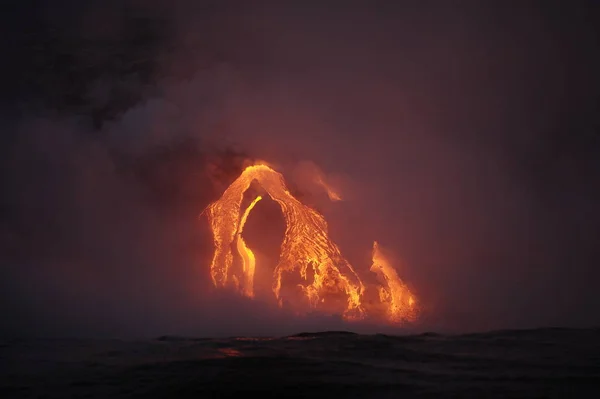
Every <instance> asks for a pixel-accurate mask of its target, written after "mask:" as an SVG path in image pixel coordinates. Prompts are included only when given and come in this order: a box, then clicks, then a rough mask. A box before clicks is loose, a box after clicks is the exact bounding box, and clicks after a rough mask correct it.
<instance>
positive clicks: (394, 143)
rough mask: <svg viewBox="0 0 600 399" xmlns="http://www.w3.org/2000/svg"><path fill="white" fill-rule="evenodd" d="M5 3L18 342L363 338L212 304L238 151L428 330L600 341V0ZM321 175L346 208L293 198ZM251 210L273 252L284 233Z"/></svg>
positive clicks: (12, 304)
mask: <svg viewBox="0 0 600 399" xmlns="http://www.w3.org/2000/svg"><path fill="white" fill-rule="evenodd" d="M10 3H11V2H8V3H7V4H3V5H2V6H1V7H2V9H3V10H2V15H3V18H5V19H6V20H5V21H4V22H3V23H2V24H0V25H1V26H2V29H3V32H2V35H1V36H2V43H1V46H2V48H1V49H0V50H1V51H2V54H3V57H2V59H3V61H2V62H3V68H2V70H3V72H0V74H1V76H0V82H1V85H2V90H0V104H1V107H0V129H1V131H2V138H1V140H2V143H1V147H0V148H1V149H0V151H2V152H1V154H0V162H1V163H2V173H1V175H0V179H1V181H2V186H3V190H2V197H0V259H1V265H2V269H1V272H0V273H1V274H0V278H1V281H2V287H0V288H1V293H2V294H1V297H0V300H1V302H0V311H1V312H2V313H3V315H4V319H5V320H8V322H5V323H2V327H1V328H0V333H2V334H3V335H6V334H8V335H53V336H55V335H113V336H114V335H118V336H121V335H159V334H168V333H180V334H196V335H214V334H246V333H247V334H255V333H261V334H279V333H284V332H296V331H297V330H298V329H313V330H314V329H324V328H330V327H331V326H332V325H333V326H335V327H336V328H352V327H351V326H350V327H349V326H344V325H340V324H339V323H336V322H334V321H331V320H322V319H318V318H315V319H311V320H308V321H306V320H305V321H302V322H299V321H294V320H291V319H290V318H289V317H287V316H281V315H277V314H276V313H275V312H273V311H272V309H270V308H268V307H267V306H266V305H262V304H257V303H247V302H246V301H243V300H240V299H237V298H234V297H231V296H230V295H228V294H223V293H221V294H218V293H214V292H212V291H211V290H210V284H209V281H208V263H207V262H208V259H209V258H210V256H211V237H210V234H209V232H208V230H207V229H208V227H207V226H206V221H205V220H198V218H197V216H198V213H199V212H200V211H201V210H202V209H203V208H204V207H205V206H206V205H207V204H208V203H209V202H210V201H211V200H214V199H216V198H217V197H218V195H219V194H220V192H221V191H222V189H223V186H224V185H225V184H228V183H229V182H230V181H231V180H232V179H233V178H235V175H236V173H239V171H240V167H241V166H240V165H241V162H242V160H243V159H244V157H250V158H260V159H265V160H267V161H269V162H272V163H274V164H276V165H277V166H278V167H279V168H280V169H281V170H282V171H283V172H284V173H285V174H286V176H287V177H288V178H289V180H290V184H291V185H292V186H293V187H294V189H296V190H298V191H299V192H302V193H303V195H304V196H305V198H306V199H307V201H310V202H311V204H313V205H315V206H317V207H318V208H319V209H320V210H322V212H324V213H325V215H326V217H327V218H328V221H329V224H330V231H331V235H332V237H333V238H334V239H335V240H336V242H337V243H338V244H339V245H340V247H341V249H342V251H343V253H344V254H346V255H347V257H348V258H349V259H350V261H351V263H352V264H353V265H354V266H355V268H356V269H358V270H359V271H361V272H363V273H366V271H367V269H368V267H369V265H370V259H369V256H370V250H371V245H372V242H373V240H378V241H379V242H380V243H381V245H382V246H384V247H385V248H387V249H388V250H389V251H390V254H392V257H393V258H394V261H395V262H396V264H397V267H398V270H399V273H400V275H401V276H402V277H403V278H404V279H405V280H406V281H407V283H408V284H409V285H410V286H411V287H412V288H413V290H414V291H415V292H416V294H417V296H418V297H419V298H420V299H421V303H422V305H423V318H422V319H421V321H420V322H419V324H418V325H417V326H415V328H416V329H436V330H440V331H446V330H448V331H466V330H484V329H495V328H525V327H539V326H550V325H552V326H591V325H594V326H597V325H598V323H599V322H600V296H599V295H598V293H597V292H598V289H597V284H598V281H600V271H599V270H598V265H599V264H600V263H599V262H600V245H598V244H600V243H598V231H600V230H599V227H600V211H599V210H598V207H597V204H598V202H599V200H600V76H599V74H598V72H597V71H600V57H599V52H598V50H599V45H600V35H599V32H598V26H600V25H599V24H598V17H599V15H600V14H599V6H598V5H597V2H595V1H591V0H590V1H569V2H567V1H563V2H557V1H537V2H533V1H486V2H484V1H454V2H449V1H442V0H440V1H404V2H389V1H381V2H377V1H375V2H374V1H370V2H367V1H364V2H359V1H350V2H319V3H320V5H317V4H316V3H317V2H314V3H315V4H314V5H310V4H307V3H313V2H291V1H290V2H275V1H273V2H266V1H264V2H261V1H257V2H250V1H240V2H223V1H214V2H207V1H205V2H201V1H158V0H153V1H141V0H139V1H136V0H128V1H88V2H75V1H72V2H69V1H56V0H55V1H52V2H50V1H41V0H39V1H19V2H17V1H14V2H12V3H14V4H12V5H11V4H10ZM83 3H85V4H83ZM336 3H337V4H336ZM342 3H344V4H345V5H344V7H340V4H342ZM392 3H394V4H392ZM283 4H285V5H283ZM312 163H314V164H316V165H318V166H319V167H320V168H321V169H322V170H323V172H324V173H325V174H326V175H327V176H328V177H329V178H330V179H331V180H332V181H333V182H335V183H336V184H337V185H338V187H340V188H341V189H342V193H343V195H344V196H345V198H346V201H343V202H341V203H334V204H331V203H328V202H327V201H326V200H325V198H324V197H323V195H322V193H319V192H315V191H314V190H311V189H310V188H308V187H305V186H303V183H302V179H301V176H302V171H303V170H306V168H308V167H310V165H313V164H312ZM214 166H216V169H215V168H214ZM261 206H262V205H261ZM271 206H272V204H271ZM259 208H260V207H258V206H257V211H256V212H257V216H255V217H254V220H252V218H251V219H250V220H249V222H248V224H249V225H248V228H247V229H246V233H247V234H248V235H249V238H248V239H247V241H248V243H249V245H250V246H252V245H253V240H254V246H255V247H256V248H257V250H258V252H257V253H258V256H261V255H264V256H265V257H268V256H267V253H269V252H272V250H273V247H274V246H275V247H276V246H277V245H278V244H276V243H277V242H278V240H280V235H281V223H282V222H281V217H280V216H278V214H277V212H272V210H273V208H272V207H271V208H270V205H269V204H266V205H264V206H263V208H262V210H259ZM253 232H254V233H253ZM252 237H255V238H254V239H252ZM256 237H261V238H260V239H259V238H256ZM267 243H271V244H267ZM261 251H262V252H261ZM275 252H276V251H275ZM269 256H271V255H269ZM354 328H360V327H356V326H355V327H354Z"/></svg>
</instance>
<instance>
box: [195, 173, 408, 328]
mask: <svg viewBox="0 0 600 399" xmlns="http://www.w3.org/2000/svg"><path fill="white" fill-rule="evenodd" d="M253 181H257V182H258V184H260V186H261V187H262V188H263V189H264V190H265V191H266V193H267V194H268V195H269V197H270V198H271V199H273V200H274V201H276V202H277V203H278V204H279V206H280V207H281V211H282V213H283V216H284V219H285V223H286V230H285V234H284V239H283V243H282V244H281V252H280V258H279V262H278V264H277V266H276V267H275V270H274V276H273V285H272V288H273V293H274V294H275V297H276V298H277V299H278V300H279V304H280V305H282V298H281V287H282V278H283V275H284V272H291V271H294V270H297V271H299V272H300V275H301V277H302V278H303V279H304V283H303V284H300V288H301V291H302V293H303V294H304V297H305V298H306V299H307V302H308V303H309V305H310V307H311V308H318V307H319V306H320V305H321V304H322V303H323V302H325V300H326V298H327V297H328V296H330V295H342V296H344V297H345V298H346V299H345V305H344V309H343V311H342V313H343V316H344V318H345V319H347V320H356V319H362V318H364V317H365V316H367V312H366V310H365V306H364V305H363V298H364V294H365V285H364V284H363V282H362V280H361V279H360V277H359V276H358V274H357V273H356V272H355V270H354V269H353V267H352V266H351V265H350V263H349V262H348V261H347V260H346V259H345V258H344V257H343V256H342V254H341V252H340V250H339V248H338V246H337V245H336V244H335V243H334V242H333V241H331V239H330V238H329V236H328V232H327V222H326V221H325V218H324V217H323V216H322V215H321V214H319V213H318V212H316V211H315V210H314V209H312V208H310V207H308V206H306V205H304V204H302V203H301V202H300V201H299V200H298V199H296V198H295V197H294V196H293V195H292V194H291V193H290V192H289V191H288V189H287V187H286V185H285V181H284V178H283V176H282V175H281V174H280V173H278V172H276V171H275V170H273V169H272V168H270V167H269V166H267V165H262V164H258V165H252V166H249V167H247V168H246V169H245V170H244V171H243V172H242V174H241V175H240V176H239V177H238V178H237V179H236V180H235V181H234V182H233V183H232V184H231V185H230V186H229V187H228V188H227V189H226V190H225V192H224V193H223V195H222V196H221V198H220V199H219V200H217V201H215V202H213V203H212V204H210V205H209V206H208V208H207V210H206V211H207V215H208V218H209V221H210V226H211V229H212V232H213V239H214V245H215V252H214V256H213V259H212V263H211V267H210V272H211V277H212V281H213V283H214V285H215V286H217V287H225V286H227V285H228V284H230V282H231V283H233V284H234V285H235V286H237V287H238V289H239V290H240V291H241V293H242V294H243V295H246V296H248V297H253V296H254V289H253V285H254V272H255V266H256V265H255V263H256V259H255V256H254V253H253V252H252V251H251V250H250V249H249V248H248V247H247V246H246V243H245V242H244V240H243V238H242V236H241V234H242V231H243V227H244V224H245V222H246V219H247V217H248V215H249V213H250V212H251V211H252V209H253V208H254V206H255V205H256V203H257V202H258V201H260V199H261V197H260V196H258V197H256V198H255V199H254V200H253V201H252V203H251V204H250V205H249V206H248V208H246V210H245V211H244V213H243V214H242V215H240V213H241V203H242V200H243V196H244V193H245V192H246V191H247V190H248V188H249V187H250V184H251V183H252V182H253ZM328 191H329V190H328ZM334 197H335V196H334ZM332 199H333V198H332ZM335 199H339V197H338V198H335ZM234 241H236V248H237V251H238V254H239V255H240V257H241V260H242V275H241V276H238V275H237V273H235V272H232V270H231V266H232V264H233V254H232V248H231V247H232V243H233V242H234ZM309 268H310V269H311V271H312V274H313V278H312V281H309V278H308V275H309V273H308V271H309ZM371 271H373V272H375V273H376V274H377V276H378V278H379V280H380V282H381V283H382V284H381V286H380V287H378V290H379V299H380V301H381V305H382V306H384V307H385V308H386V310H387V311H386V317H387V319H388V320H389V321H391V322H399V321H401V320H411V319H413V318H414V316H415V314H416V313H415V312H416V308H415V306H414V303H415V300H414V297H413V296H412V294H411V293H410V292H409V290H408V288H407V287H406V285H405V284H404V283H403V282H402V280H401V279H400V278H399V277H398V275H397V273H396V271H395V270H394V269H393V268H392V267H391V266H390V265H389V263H388V262H387V260H385V258H383V256H382V255H381V254H380V251H379V250H378V246H377V243H375V244H374V249H373V265H372V267H371ZM240 285H241V286H240Z"/></svg>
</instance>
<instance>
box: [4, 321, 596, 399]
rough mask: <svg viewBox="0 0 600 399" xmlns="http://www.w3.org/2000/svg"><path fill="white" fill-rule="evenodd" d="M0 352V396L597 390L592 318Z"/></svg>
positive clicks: (524, 394) (60, 344)
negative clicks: (575, 322) (451, 330)
mask: <svg viewBox="0 0 600 399" xmlns="http://www.w3.org/2000/svg"><path fill="white" fill-rule="evenodd" d="M0 356H1V358H0V361H1V363H0V364H1V365H2V370H1V371H2V373H1V374H0V397H1V398H37V397H40V398H42V397H43V398H78V397H80V398H84V397H85V398H206V397H215V398H223V397H247V396H248V395H251V394H256V395H259V396H258V397H281V398H301V397H307V398H308V397H310V398H314V397H327V398H334V397H340V398H345V397H349V398H359V397H360V398H421V397H423V398H446V397H455V398H489V397H494V398H584V397H590V398H597V397H600V329H585V330H584V329H580V330H577V329H539V330H519V331H496V332H490V333H480V334H468V335H438V334H433V333H427V334H421V335H408V336H388V335H360V334H354V333H349V332H323V333H302V334H298V335H294V336H288V337H280V338H242V337H237V338H225V339H212V338H211V339H204V338H182V337H168V336H165V337H159V338H157V339H154V340H144V341H125V340H90V339H86V340H77V339H64V340H61V339H47V340H45V339H35V340H31V339H29V340H9V341H3V342H2V344H1V346H0Z"/></svg>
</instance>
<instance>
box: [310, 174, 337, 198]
mask: <svg viewBox="0 0 600 399" xmlns="http://www.w3.org/2000/svg"><path fill="white" fill-rule="evenodd" d="M315 181H316V183H317V184H318V185H320V186H321V187H323V188H324V189H325V192H327V196H328V197H329V199H330V200H331V201H341V200H342V197H341V196H340V194H339V193H338V192H337V191H335V190H334V189H333V188H332V187H331V186H330V185H329V184H327V183H325V181H324V180H323V177H322V176H320V175H319V176H317V177H316V178H315Z"/></svg>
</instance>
